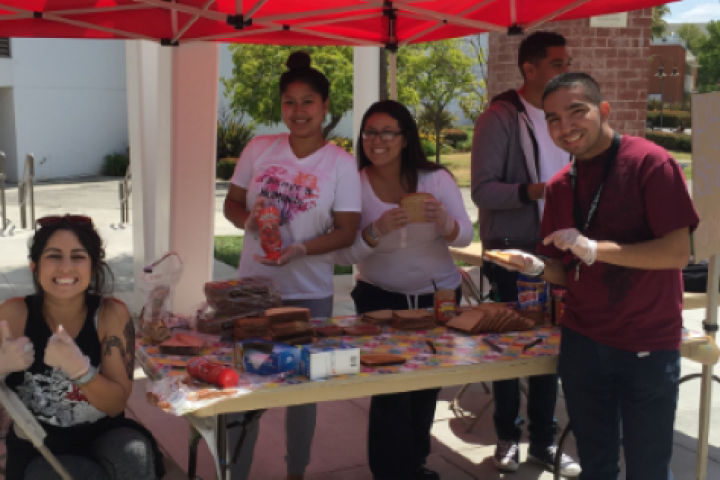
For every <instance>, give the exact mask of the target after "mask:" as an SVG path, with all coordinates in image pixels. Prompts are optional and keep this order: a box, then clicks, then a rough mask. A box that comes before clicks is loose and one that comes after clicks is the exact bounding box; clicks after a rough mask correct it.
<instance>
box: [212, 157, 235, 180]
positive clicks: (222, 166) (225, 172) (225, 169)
mask: <svg viewBox="0 0 720 480" xmlns="http://www.w3.org/2000/svg"><path fill="white" fill-rule="evenodd" d="M236 164H237V158H236V157H232V158H222V159H220V160H219V161H218V163H217V168H216V173H215V175H216V176H217V178H219V179H221V180H230V179H231V178H232V176H233V173H235V165H236Z"/></svg>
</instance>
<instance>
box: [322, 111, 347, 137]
mask: <svg viewBox="0 0 720 480" xmlns="http://www.w3.org/2000/svg"><path fill="white" fill-rule="evenodd" d="M340 120H342V115H332V114H330V123H328V124H327V125H325V127H323V137H324V138H326V139H327V138H328V136H329V135H330V134H331V133H332V131H333V130H334V129H335V127H337V126H338V123H340Z"/></svg>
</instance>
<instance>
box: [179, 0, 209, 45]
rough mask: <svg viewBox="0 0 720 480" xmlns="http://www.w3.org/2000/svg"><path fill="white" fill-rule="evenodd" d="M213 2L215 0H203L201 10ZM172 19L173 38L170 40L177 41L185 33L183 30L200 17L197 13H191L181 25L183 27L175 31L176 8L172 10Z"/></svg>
mask: <svg viewBox="0 0 720 480" xmlns="http://www.w3.org/2000/svg"><path fill="white" fill-rule="evenodd" d="M213 3H215V0H207V2H205V5H203V6H202V9H203V11H206V10H207V9H208V8H210V5H212V4H213ZM172 19H173V39H172V41H173V42H177V41H178V40H180V37H182V36H183V35H185V32H187V31H188V29H189V28H190V27H192V26H193V24H194V23H195V22H197V21H198V20H199V19H200V15H197V14H196V15H193V17H192V18H191V19H190V20H188V21H187V23H185V25H183V27H182V28H181V29H180V31H177V11H176V10H173V12H172Z"/></svg>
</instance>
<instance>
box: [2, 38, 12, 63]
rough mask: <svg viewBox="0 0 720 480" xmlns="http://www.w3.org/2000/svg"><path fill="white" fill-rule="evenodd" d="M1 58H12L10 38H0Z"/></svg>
mask: <svg viewBox="0 0 720 480" xmlns="http://www.w3.org/2000/svg"><path fill="white" fill-rule="evenodd" d="M0 58H10V39H9V38H0Z"/></svg>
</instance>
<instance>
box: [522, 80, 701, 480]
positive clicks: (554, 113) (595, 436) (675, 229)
mask: <svg viewBox="0 0 720 480" xmlns="http://www.w3.org/2000/svg"><path fill="white" fill-rule="evenodd" d="M543 110H544V111H545V118H546V121H547V125H548V131H549V132H550V136H551V137H552V139H553V141H554V142H555V144H556V145H557V146H559V147H560V148H562V149H563V150H566V151H567V152H569V153H570V154H571V155H573V157H574V160H573V161H572V162H571V163H570V164H569V165H568V166H566V167H565V168H563V169H562V170H561V171H560V172H558V174H557V175H555V176H554V177H553V179H552V180H551V181H550V182H549V183H548V184H547V190H546V205H545V215H544V216H543V219H542V224H541V229H540V234H541V237H542V238H544V240H543V242H542V245H540V246H539V248H538V253H539V254H540V255H541V256H543V257H544V258H543V259H540V258H538V257H535V256H532V255H529V254H527V253H524V252H520V251H511V252H512V253H513V257H514V258H513V260H514V261H519V263H520V264H523V263H524V265H525V267H524V268H523V269H521V271H522V273H525V274H530V275H539V276H542V279H543V280H546V281H548V282H550V283H553V284H557V285H565V287H566V288H567V295H566V298H565V301H566V304H565V313H564V316H563V318H562V325H563V326H562V342H561V346H560V350H561V353H560V361H559V367H558V370H559V373H560V378H561V380H562V384H563V390H564V392H565V399H566V403H567V408H568V413H569V416H570V422H571V424H572V428H573V432H574V434H575V437H576V439H577V445H578V453H579V455H580V464H581V466H582V473H581V475H580V479H581V480H595V479H597V480H601V479H602V480H605V479H608V478H617V476H618V474H619V471H620V468H619V465H618V455H619V448H620V439H621V438H622V446H623V450H624V454H625V463H626V470H627V472H626V478H627V479H628V480H667V479H668V478H672V474H671V473H670V471H669V463H670V458H671V456H672V438H673V423H674V420H675V409H676V406H677V397H678V379H679V376H680V352H679V350H680V341H681V329H682V292H683V288H682V276H681V269H682V267H684V266H685V265H686V264H687V261H688V258H689V256H690V242H689V234H690V233H691V232H692V231H693V230H694V229H695V228H696V227H697V224H698V222H699V218H698V215H697V212H696V211H695V208H694V206H693V204H692V200H691V199H690V195H689V194H688V191H687V186H686V184H685V177H684V175H683V173H682V170H681V168H680V166H679V165H678V163H677V162H676V161H675V159H673V158H672V156H670V154H669V153H668V152H667V151H665V150H664V149H663V148H661V147H659V146H657V145H655V144H654V143H652V142H649V141H647V140H645V139H644V138H638V137H631V136H628V135H624V136H622V137H621V136H620V135H618V134H617V133H615V132H614V131H613V129H612V128H611V127H610V125H609V124H608V116H609V114H610V106H609V105H608V103H607V102H603V101H602V96H601V93H600V88H599V86H598V84H597V83H596V82H595V80H593V79H592V78H591V77H590V76H589V75H587V74H583V73H564V74H561V75H558V76H557V77H555V78H554V79H552V80H551V81H550V82H549V83H548V85H547V87H546V88H545V91H544V94H543ZM621 429H622V432H621Z"/></svg>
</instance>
